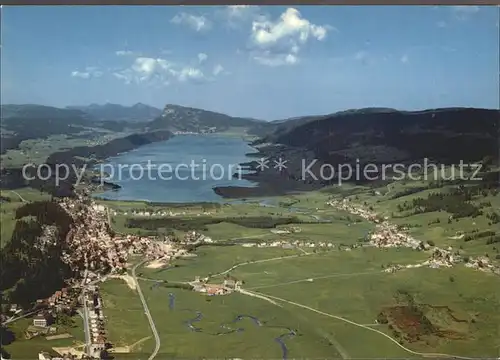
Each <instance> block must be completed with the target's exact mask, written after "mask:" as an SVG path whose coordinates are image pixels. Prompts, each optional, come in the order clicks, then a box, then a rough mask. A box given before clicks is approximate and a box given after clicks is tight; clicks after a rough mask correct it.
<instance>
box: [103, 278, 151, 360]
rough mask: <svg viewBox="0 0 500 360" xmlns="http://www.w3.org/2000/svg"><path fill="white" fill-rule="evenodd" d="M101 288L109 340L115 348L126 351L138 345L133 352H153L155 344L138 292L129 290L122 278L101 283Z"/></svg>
mask: <svg viewBox="0 0 500 360" xmlns="http://www.w3.org/2000/svg"><path fill="white" fill-rule="evenodd" d="M99 289H100V293H101V296H102V300H103V309H104V310H103V312H104V315H105V316H106V321H107V324H106V328H107V329H108V339H109V341H110V342H111V343H112V344H113V346H114V347H115V348H123V347H126V346H131V345H133V344H135V343H138V342H139V343H138V344H137V345H135V346H133V347H132V349H131V350H132V351H133V352H136V353H141V352H151V351H152V350H153V347H154V342H153V340H152V339H151V337H152V334H151V330H150V327H149V323H148V320H147V318H146V315H145V314H144V309H143V307H142V304H141V301H140V299H139V295H138V294H137V291H136V290H132V289H130V288H129V287H128V286H127V285H126V284H125V282H124V281H122V280H120V279H110V280H108V281H106V282H105V283H103V284H101V285H100V287H99ZM145 338H146V339H145ZM141 340H142V341H141Z"/></svg>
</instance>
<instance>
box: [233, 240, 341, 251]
mask: <svg viewBox="0 0 500 360" xmlns="http://www.w3.org/2000/svg"><path fill="white" fill-rule="evenodd" d="M241 246H243V247H259V248H266V247H281V248H283V249H294V248H297V247H299V248H304V247H305V248H334V247H335V244H334V243H331V242H319V243H314V242H308V241H299V240H295V241H286V240H279V241H278V240H277V241H269V242H266V241H262V242H258V243H243V244H241Z"/></svg>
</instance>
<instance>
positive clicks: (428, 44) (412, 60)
mask: <svg viewBox="0 0 500 360" xmlns="http://www.w3.org/2000/svg"><path fill="white" fill-rule="evenodd" d="M2 10H3V11H2V38H3V39H2V40H3V43H2V102H3V103H39V104H45V105H52V106H66V105H85V104H90V103H105V102H111V103H119V104H123V105H132V104H134V103H137V102H143V103H146V104H150V105H154V106H157V107H163V106H164V105H165V104H167V103H172V104H179V105H186V106H193V107H199V108H204V109H207V110H214V111H220V112H224V113H228V114H230V115H235V116H252V117H257V118H263V119H269V120H272V119H278V118H284V117H292V116H300V115H311V114H324V113H331V112H334V111H338V110H344V109H349V108H360V107H367V106H383V107H395V108H398V109H407V110H412V109H423V108H435V107H445V106H473V107H487V108H498V106H499V100H498V99H499V96H500V95H499V89H498V87H499V45H498V44H499V35H498V34H499V29H498V20H499V9H498V7H477V6H466V7H465V6H449V7H445V6H439V7H437V6H372V7H361V6H345V7H341V6H330V7H327V6H304V7H295V8H291V7H277V6H272V7H271V6H268V7H248V6H233V7H228V6H219V7H215V6H213V7H190V6H184V7H111V6H109V7H100V6H95V7H92V6H88V7H78V6H61V7H49V6H44V7H5V6H4V7H3V9H2Z"/></svg>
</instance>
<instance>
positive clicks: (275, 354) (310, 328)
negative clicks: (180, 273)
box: [142, 283, 339, 359]
mask: <svg viewBox="0 0 500 360" xmlns="http://www.w3.org/2000/svg"><path fill="white" fill-rule="evenodd" d="M142 288H143V289H144V290H143V291H144V293H145V297H146V300H147V301H148V304H149V307H150V311H151V313H152V315H153V317H154V318H155V319H158V321H157V322H156V326H157V330H158V333H159V335H160V338H161V348H160V353H159V354H158V356H159V358H169V357H175V358H200V357H210V358H267V359H269V358H273V359H279V358H282V349H281V347H280V345H279V344H278V343H277V342H276V340H275V339H276V338H277V337H279V336H280V335H282V334H285V333H288V332H289V330H288V328H290V329H296V330H298V335H297V336H295V337H293V338H289V339H285V344H286V345H287V348H288V352H289V356H290V357H294V356H303V354H308V357H310V358H326V357H334V358H337V357H339V354H338V353H337V352H336V350H335V347H334V346H333V345H332V344H331V343H330V341H329V340H328V339H327V338H326V337H324V336H322V335H321V334H319V333H318V332H317V331H316V330H315V324H314V323H312V322H309V321H308V319H307V318H299V317H296V316H295V314H294V312H293V311H291V310H293V309H286V308H280V307H277V306H275V305H273V304H270V303H268V302H266V301H263V300H260V299H256V298H252V297H247V296H244V295H240V294H233V295H231V296H223V297H207V296H204V295H200V294H197V293H194V292H190V291H186V290H178V289H164V288H161V287H160V288H155V289H153V290H151V289H150V288H149V287H148V286H147V284H144V283H143V284H142ZM169 293H172V294H175V302H174V307H173V309H171V308H170V307H169V301H168V298H169ZM197 311H199V312H201V314H202V319H201V321H199V322H194V323H193V326H195V327H197V328H200V329H201V331H199V332H197V331H192V330H191V329H190V328H189V327H188V325H187V324H186V321H187V320H189V319H193V318H195V317H196V316H197V314H196V312H197ZM238 315H249V316H253V317H256V318H257V319H258V320H260V321H261V322H262V326H258V325H256V324H255V323H254V322H252V320H251V319H248V318H245V319H243V320H241V321H240V322H238V323H233V324H231V322H232V321H233V320H234V319H235V318H236V317H237V316H238ZM225 323H227V324H228V326H229V327H230V328H232V329H237V328H242V329H244V330H243V331H240V332H234V333H229V334H222V335H218V333H224V332H227V331H228V330H226V329H224V328H222V327H221V325H222V324H225Z"/></svg>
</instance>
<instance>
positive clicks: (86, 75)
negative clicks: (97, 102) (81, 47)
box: [71, 71, 90, 79]
mask: <svg viewBox="0 0 500 360" xmlns="http://www.w3.org/2000/svg"><path fill="white" fill-rule="evenodd" d="M71 76H72V77H79V78H82V79H89V78H90V73H88V72H82V71H72V72H71Z"/></svg>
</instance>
